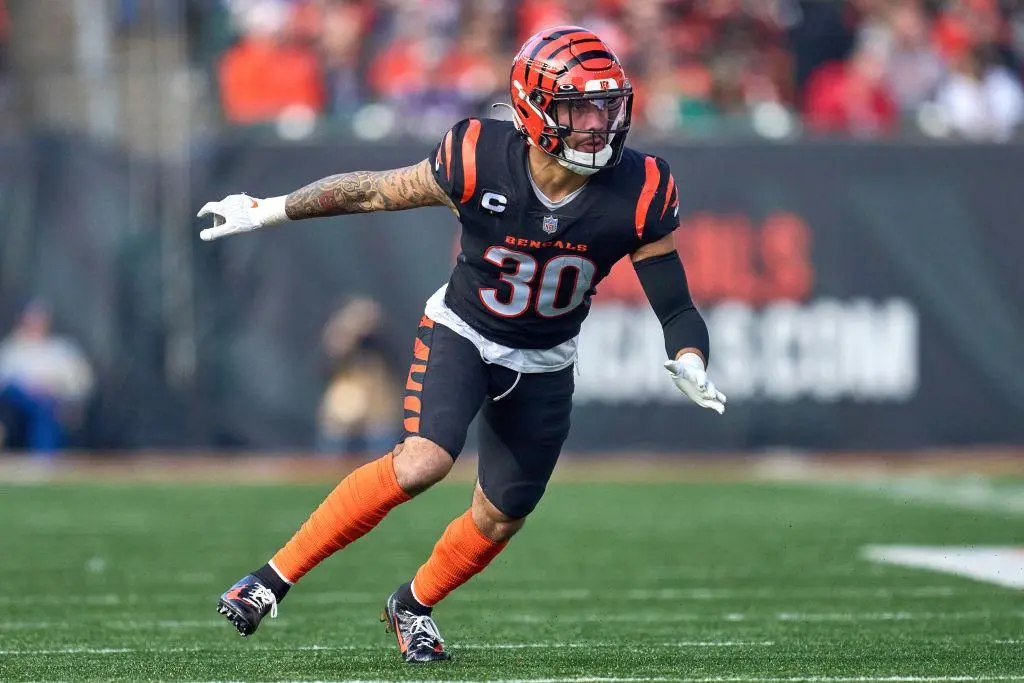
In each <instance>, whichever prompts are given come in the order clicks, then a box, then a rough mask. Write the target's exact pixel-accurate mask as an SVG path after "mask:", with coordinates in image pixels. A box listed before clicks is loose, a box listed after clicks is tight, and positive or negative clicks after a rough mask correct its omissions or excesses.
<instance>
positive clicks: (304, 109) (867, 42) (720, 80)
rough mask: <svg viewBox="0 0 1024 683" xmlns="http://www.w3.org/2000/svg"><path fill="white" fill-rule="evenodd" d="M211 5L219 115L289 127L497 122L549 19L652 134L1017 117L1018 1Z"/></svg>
mask: <svg viewBox="0 0 1024 683" xmlns="http://www.w3.org/2000/svg"><path fill="white" fill-rule="evenodd" d="M210 1H211V2H212V3H213V4H216V3H218V2H220V3H221V4H219V5H217V6H216V7H215V8H213V11H211V12H210V13H209V16H210V17H211V19H210V20H211V21H218V22H219V24H218V26H220V27H221V38H222V40H221V42H220V43H219V49H217V50H215V51H214V53H213V54H212V55H210V62H211V67H212V68H211V74H212V77H213V79H212V80H213V82H214V83H216V87H217V88H218V90H219V95H220V101H221V103H222V109H223V114H224V117H225V118H226V120H228V121H230V122H233V123H239V124H251V123H265V122H288V123H290V124H291V125H290V126H287V127H284V128H282V130H291V131H294V132H296V134H302V132H303V131H308V130H310V129H311V127H312V126H313V125H315V124H316V123H317V122H322V121H332V120H334V121H339V120H344V121H349V122H351V123H352V124H353V126H354V129H355V131H356V133H357V134H359V135H362V136H364V137H369V138H373V137H383V136H386V135H388V134H392V133H403V132H404V133H413V134H415V133H422V134H425V135H428V136H429V135H433V134H434V133H435V131H436V130H437V129H443V128H444V127H445V126H447V125H449V124H450V123H451V122H452V121H453V120H457V119H459V118H462V117H464V116H466V115H470V114H477V115H492V116H493V115H496V113H497V112H498V111H500V110H490V109H489V105H490V104H491V103H493V102H496V101H501V100H506V99H507V93H506V89H507V79H508V69H509V65H510V63H511V59H512V57H513V55H514V54H515V52H516V49H517V48H518V46H519V45H520V44H521V42H522V41H523V40H525V39H526V38H527V37H528V36H529V35H531V34H532V33H533V32H535V31H537V30H539V29H540V28H543V27H547V26H552V25H556V24H580V25H583V26H586V27H588V28H590V29H592V30H594V31H596V32H597V33H598V34H599V35H601V36H602V37H604V38H605V40H607V41H608V42H609V43H610V44H611V45H612V47H613V48H614V49H615V50H616V52H617V53H618V55H619V57H620V58H621V59H622V61H623V62H624V63H625V66H626V68H627V73H629V74H630V76H631V80H632V81H633V83H634V85H635V87H636V90H637V96H636V103H635V113H634V125H635V126H636V127H637V128H638V129H639V128H643V129H646V131H647V132H648V133H655V134H658V133H660V134H664V135H689V136H699V135H704V134H715V133H720V132H722V130H723V129H736V130H745V131H750V132H752V133H755V134H760V135H762V136H766V137H779V138H781V137H786V136H789V135H795V134H799V133H801V132H810V133H822V134H828V133H832V134H842V135H851V136H856V137H867V138H874V137H884V136H892V135H898V134H908V133H910V134H924V135H928V136H932V137H962V138H967V139H976V140H1005V139H1007V138H1009V137H1011V136H1012V135H1013V134H1014V133H1015V130H1016V128H1017V126H1018V124H1019V123H1020V122H1021V119H1022V118H1024V90H1022V85H1021V78H1022V68H1021V67H1022V64H1021V55H1022V54H1024V3H1020V2H1017V1H1016V0H1012V1H1010V0H1002V1H1000V0H475V1H472V2H470V1H469V0H210ZM218 13H219V15H218ZM216 16H219V17H220V18H219V19H213V17H216ZM0 26H2V24H0ZM207 29H208V27H207ZM206 33H207V35H209V31H208V30H207V31H206ZM0 35H2V29H0ZM491 111H493V112H495V113H490V114H489V112H491Z"/></svg>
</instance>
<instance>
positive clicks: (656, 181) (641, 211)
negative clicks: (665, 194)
mask: <svg viewBox="0 0 1024 683" xmlns="http://www.w3.org/2000/svg"><path fill="white" fill-rule="evenodd" d="M660 184H661V171H660V170H659V169H658V160H657V159H655V158H654V157H644V187H643V189H642V190H640V199H638V200H637V202H636V217H635V218H636V236H637V237H638V238H640V239H643V237H644V226H645V225H646V224H647V210H648V209H650V208H651V202H652V201H654V195H655V194H656V193H657V192H658V185H660Z"/></svg>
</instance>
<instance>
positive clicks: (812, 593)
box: [0, 586, 969, 606]
mask: <svg viewBox="0 0 1024 683" xmlns="http://www.w3.org/2000/svg"><path fill="white" fill-rule="evenodd" d="M968 592H969V590H968V589H965V588H961V587H954V586H916V587H914V586H906V587H903V586H892V587H886V586H880V587H866V586H822V587H814V588H799V587H796V588H767V587H762V588H756V587H755V588H716V587H710V586H694V587H681V588H634V589H628V590H624V591H618V592H616V591H598V590H590V589H576V588H567V589H554V590H539V591H523V590H520V591H517V590H507V589H502V590H501V600H502V601H507V602H556V601H565V602H583V601H587V600H594V599H598V598H600V599H602V600H607V601H609V602H611V601H621V602H647V601H659V600H703V601H714V600H752V599H761V600H773V599H800V598H833V599H839V598H848V599H855V600H860V599H870V598H878V599H883V600H884V599H889V598H900V597H903V598H944V597H958V596H962V595H965V594H967V593H968ZM195 598H196V592H195V591H189V592H182V593H157V594H147V595H142V594H135V593H126V594H123V595H122V594H114V593H108V594H98V595H52V594H49V595H0V605H68V604H72V605H90V606H104V605H111V606H117V605H133V604H143V603H152V602H154V601H156V602H161V603H163V602H166V603H171V602H174V603H180V602H183V601H188V600H190V599H195ZM292 599H293V600H295V601H314V602H316V603H317V604H330V603H335V604H376V603H378V602H380V601H381V600H382V598H381V595H380V594H379V593H371V592H368V591H323V592H316V591H306V592H302V593H298V594H296V595H295V597H294V598H292ZM448 600H449V601H450V602H469V603H478V602H479V603H482V602H486V603H495V602H496V599H495V598H494V596H493V595H492V594H489V593H463V594H460V593H453V594H452V595H451V596H450V597H449V598H448Z"/></svg>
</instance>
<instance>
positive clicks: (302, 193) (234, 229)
mask: <svg viewBox="0 0 1024 683" xmlns="http://www.w3.org/2000/svg"><path fill="white" fill-rule="evenodd" d="M419 206H447V207H448V208H449V209H451V210H452V212H453V213H455V215H458V213H459V212H458V209H456V208H455V204H454V203H452V200H451V199H450V198H449V197H448V195H447V194H446V193H445V191H444V190H443V189H442V188H441V186H440V185H438V184H437V181H436V180H435V179H434V176H433V174H432V173H431V172H430V161H429V160H427V159H424V160H423V161H421V162H420V163H418V164H416V165H415V166H406V167H405V168H397V169H393V170H390V171H353V172H351V173H340V174H338V175H332V176H328V177H326V178H322V179H320V180H318V181H316V182H315V183H310V184H309V185H306V186H305V187H302V188H299V189H298V190H295V191H294V192H292V193H291V194H289V195H288V196H286V197H270V198H267V199H259V198H257V197H250V196H248V195H245V194H233V195H229V196H228V197H225V198H224V199H222V200H221V201H219V202H208V203H207V204H206V205H205V206H203V208H202V209H200V211H199V217H200V218H202V217H203V216H208V215H212V216H213V227H212V228H206V229H205V230H203V231H201V232H200V233H199V236H200V237H201V238H202V239H204V240H215V239H217V238H219V237H226V236H227V235H234V234H237V233H242V232H249V231H250V230H255V229H256V228H263V227H268V226H271V225H279V224H281V223H285V222H287V221H289V220H296V221H297V220H302V219H305V218H319V217H322V216H342V215H345V214H350V213H367V212H369V211H401V210H402V209H414V208H416V207H419Z"/></svg>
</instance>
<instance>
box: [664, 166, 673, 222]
mask: <svg viewBox="0 0 1024 683" xmlns="http://www.w3.org/2000/svg"><path fill="white" fill-rule="evenodd" d="M674 189H676V179H675V177H673V175H672V174H671V173H669V174H668V187H667V188H665V203H664V204H663V205H662V207H661V217H662V218H664V217H665V212H666V211H668V203H669V202H670V201H671V200H672V190H674Z"/></svg>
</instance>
